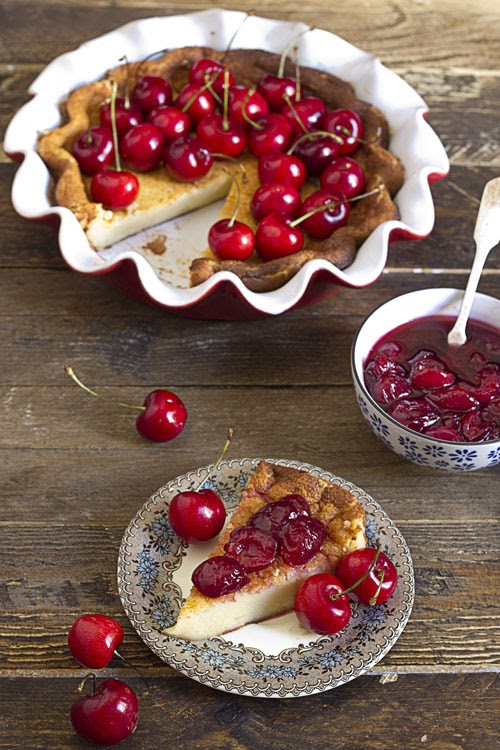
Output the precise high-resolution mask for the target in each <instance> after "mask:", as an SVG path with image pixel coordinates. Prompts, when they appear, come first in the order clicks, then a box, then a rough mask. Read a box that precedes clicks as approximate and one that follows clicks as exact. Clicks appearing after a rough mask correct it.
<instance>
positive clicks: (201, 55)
mask: <svg viewBox="0 0 500 750" xmlns="http://www.w3.org/2000/svg"><path fill="white" fill-rule="evenodd" d="M201 60H214V61H219V62H220V64H221V65H222V64H223V66H224V69H225V70H227V71H229V72H230V74H231V76H232V79H234V81H235V82H236V84H237V85H238V86H242V87H248V88H249V89H251V91H252V92H253V91H254V90H255V89H256V87H257V86H258V84H259V82H260V81H262V79H263V78H264V77H266V76H271V75H273V74H276V72H277V71H278V69H279V67H280V57H279V56H278V55H276V54H274V53H269V52H266V51H263V50H242V49H241V50H238V49H236V50H229V51H226V52H220V51H217V50H213V49H209V48H205V47H184V48H181V49H176V50H171V51H167V52H165V53H162V54H161V56H160V57H157V58H155V59H146V60H143V61H140V62H136V63H130V64H123V65H120V66H118V67H116V68H114V69H113V70H110V71H109V72H108V73H107V74H106V76H105V77H104V78H103V79H102V80H99V81H95V82H93V83H90V84H87V85H85V86H82V87H80V88H79V89H77V90H75V91H73V92H71V93H70V94H69V96H68V99H67V101H66V103H65V105H64V112H63V115H62V117H63V124H62V125H61V126H60V127H57V128H55V129H53V130H51V131H49V132H46V133H44V134H43V135H42V136H41V138H40V140H39V144H38V153H39V154H40V156H41V157H42V158H43V159H44V161H45V163H46V164H47V165H48V167H49V168H50V170H51V173H52V175H53V177H54V200H55V202H56V203H57V204H58V205H61V206H65V207H67V208H69V209H70V210H71V211H72V212H73V213H74V214H75V216H76V217H77V219H78V221H79V222H80V224H81V226H82V228H83V229H84V231H85V232H86V235H87V238H88V241H89V243H90V245H91V246H92V247H93V248H94V249H95V250H96V251H97V252H99V251H101V250H103V249H104V248H106V247H109V246H111V245H114V244H115V243H117V242H119V241H120V240H121V239H123V238H125V237H129V236H132V235H134V234H135V233H137V232H139V231H141V230H143V229H145V228H149V227H152V226H156V225H159V224H161V223H162V222H164V221H167V220H169V219H173V218H175V217H177V216H180V215H183V214H185V213H186V212H189V211H192V210H194V209H196V208H199V207H201V206H204V205H208V204H211V203H213V202H215V201H218V200H221V199H225V202H224V205H223V208H222V211H221V218H227V219H229V218H231V217H233V216H234V215H235V212H236V207H237V218H238V220H240V221H242V222H244V223H246V224H247V225H248V226H249V227H250V228H251V229H252V230H253V231H256V229H257V225H258V222H257V220H256V218H255V213H254V212H253V211H252V209H251V203H252V196H253V195H254V194H255V192H256V190H257V188H258V187H259V185H260V178H259V170H258V159H257V156H256V155H255V153H252V151H251V150H249V147H248V143H247V146H245V148H244V150H243V151H242V152H241V153H240V154H238V156H237V157H231V159H229V160H222V159H217V157H215V158H214V160H213V164H212V166H211V167H210V169H209V171H208V172H207V173H206V174H204V175H203V176H201V177H199V178H197V179H191V180H189V181H179V180H178V179H174V178H173V177H172V176H171V175H169V174H168V172H167V171H166V170H165V168H164V167H163V164H160V166H158V167H157V168H155V169H152V170H150V171H140V170H139V171H134V170H132V171H134V174H135V176H136V178H137V180H138V183H139V191H138V195H137V198H136V200H135V201H134V202H133V203H132V204H131V205H129V206H128V207H126V208H123V209H119V210H109V209H108V208H106V207H105V206H103V205H102V203H100V202H99V201H96V200H95V199H93V198H92V193H91V178H90V177H88V176H86V175H84V174H83V173H82V171H81V169H80V166H79V163H78V161H77V159H76V158H75V156H74V154H73V147H74V144H75V142H76V141H77V139H78V138H80V137H81V136H82V135H84V134H85V133H86V132H88V131H89V128H91V127H92V126H95V125H97V124H98V123H99V122H100V117H101V111H102V109H103V107H105V106H107V104H108V103H109V100H110V98H112V96H113V89H114V86H116V94H117V96H118V97H122V98H124V99H126V98H127V96H128V92H129V91H131V92H134V90H135V87H136V85H137V83H138V82H140V80H141V79H144V78H145V77H147V76H152V77H161V78H164V79H166V80H167V81H168V82H169V85H170V87H171V90H172V100H173V102H174V104H175V103H176V102H178V101H179V98H180V96H181V93H182V92H183V90H184V89H185V88H186V86H187V85H188V83H189V80H190V75H191V72H192V69H193V67H194V65H195V64H196V63H199V61H201ZM281 72H282V74H283V76H285V77H289V78H296V79H297V80H300V95H301V97H302V98H304V99H313V98H315V99H318V100H320V101H321V102H323V104H324V107H325V110H326V112H327V113H328V114H330V113H332V112H335V111H338V110H347V111H349V112H352V113H354V115H355V116H356V117H357V118H358V119H359V121H360V122H361V123H362V137H360V138H358V139H355V140H356V144H355V152H354V153H352V158H353V159H354V160H355V161H356V162H357V164H358V165H359V167H360V168H361V170H362V173H363V177H364V188H363V189H364V192H363V195H364V196H366V197H363V198H360V199H356V200H355V201H353V202H350V214H349V218H348V221H347V223H345V225H343V226H340V227H339V228H337V229H336V230H335V231H334V232H333V233H332V234H331V235H330V236H328V237H319V238H318V237H315V236H310V235H308V234H307V232H304V237H305V240H304V244H303V247H302V248H301V249H299V250H298V251H297V252H293V253H292V254H289V255H286V256H284V257H276V258H273V259H268V258H263V257H262V256H261V255H260V254H259V252H258V250H257V251H254V252H253V254H252V255H251V257H249V258H248V259H247V260H244V261H242V260H239V259H238V258H232V259H227V258H224V259H221V258H220V257H217V256H216V255H215V254H214V253H213V252H211V250H210V249H209V248H208V247H207V248H206V249H204V248H200V254H199V257H197V258H195V259H194V260H193V261H192V262H191V263H190V269H189V283H190V285H191V286H195V285H198V284H200V283H201V282H203V281H205V280H206V279H208V278H210V277H211V276H212V275H213V274H215V273H217V272H218V271H220V270H229V271H231V272H232V273H234V274H235V275H236V276H238V277H239V278H240V279H241V280H242V282H243V283H244V284H245V286H247V287H248V288H249V289H251V290H253V291H258V292H260V291H262V292H265V291H271V290H273V289H276V288H279V287H280V286H282V285H283V284H285V283H286V282H287V281H288V280H289V279H290V278H291V277H292V276H293V275H294V274H295V273H296V272H297V271H298V270H299V269H300V268H301V267H302V266H303V265H304V264H305V263H306V262H307V261H309V260H312V259H324V260H326V261H329V262H331V263H332V264H334V265H335V266H336V267H338V268H339V269H344V268H347V267H348V266H349V265H351V263H352V262H353V260H354V258H355V255H356V251H357V248H358V247H359V246H360V245H361V244H362V243H363V242H364V240H365V239H366V238H367V237H368V236H369V235H370V234H371V233H372V232H373V230H374V229H375V228H376V227H377V226H378V225H380V224H382V223H383V222H386V221H389V220H392V219H396V218H398V210H397V207H396V205H395V203H394V201H393V198H394V196H395V195H396V193H397V192H398V190H399V189H400V187H401V185H402V183H403V178H404V171H403V167H402V165H401V163H400V161H399V160H398V159H397V158H396V157H395V156H394V155H393V154H391V152H390V151H389V148H388V147H389V129H388V124H387V121H386V118H385V117H384V115H383V113H382V112H381V111H380V110H378V109H377V108H376V107H374V106H373V105H371V104H370V103H368V102H365V101H362V100H361V99H359V98H358V97H357V96H356V94H355V92H354V90H353V88H352V87H351V86H350V85H349V84H348V83H346V82H345V81H342V80H341V79H339V78H338V77H336V76H334V75H331V74H329V73H327V72H324V71H319V70H315V69H313V68H310V67H305V66H301V67H300V68H297V67H296V66H295V65H294V64H293V63H292V62H291V61H289V60H288V61H287V62H286V64H285V65H284V67H283V69H282V71H281ZM205 80H206V83H205V84H204V85H201V86H200V87H199V90H201V89H204V88H206V87H208V88H210V86H211V84H212V83H213V81H212V80H211V79H210V78H206V79H205ZM223 100H224V93H223V92H222V94H221V93H220V90H219V97H217V95H216V97H215V101H216V105H217V101H218V102H219V104H218V105H217V106H219V109H220V108H221V107H223V104H221V103H223ZM285 101H288V104H289V107H290V109H291V112H292V116H293V117H296V111H295V109H296V107H294V105H295V102H293V101H290V100H289V99H288V100H285ZM187 104H189V107H187ZM191 106H192V102H191V103H189V102H187V103H186V104H185V105H184V109H185V110H186V111H188V112H189V111H190V108H191ZM293 117H292V122H293ZM303 124H304V121H303V120H302V127H303ZM321 126H322V125H321V122H320V121H318V122H317V123H316V125H311V126H309V125H308V127H307V128H305V130H309V133H310V135H311V133H312V132H315V131H317V132H318V133H319V132H321V131H319V130H318V128H320V127H321ZM245 127H246V128H247V130H248V129H252V128H254V127H255V122H254V123H253V124H252V123H249V122H246V123H245ZM195 128H196V125H195V124H194V125H193V129H195ZM294 132H295V134H294V138H295V139H296V140H297V139H298V138H300V137H301V135H303V133H302V131H300V130H299V131H298V132H296V131H294ZM304 134H305V133H304ZM309 137H310V136H308V138H309ZM337 137H338V138H339V139H341V138H340V137H339V136H338V131H337ZM331 140H332V141H333V140H335V133H333V135H332V138H331ZM289 145H290V142H288V143H287V146H289ZM292 146H293V143H292ZM318 183H319V175H312V176H311V175H309V176H308V179H307V180H306V181H305V183H304V184H303V186H302V187H301V189H300V196H301V200H305V199H306V197H307V196H308V195H309V194H310V193H311V192H313V191H315V190H316V189H317V188H318V186H319V185H318ZM208 230H209V227H207V236H208ZM160 244H161V243H160ZM159 252H161V248H160V250H159Z"/></svg>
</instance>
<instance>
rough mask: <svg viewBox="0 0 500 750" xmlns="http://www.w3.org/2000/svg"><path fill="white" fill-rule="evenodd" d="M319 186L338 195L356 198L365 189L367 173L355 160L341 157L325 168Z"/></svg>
mask: <svg viewBox="0 0 500 750" xmlns="http://www.w3.org/2000/svg"><path fill="white" fill-rule="evenodd" d="M319 184H320V185H321V187H322V188H323V189H324V190H330V191H331V192H333V193H335V194H336V195H338V194H340V195H343V196H344V197H345V198H354V197H355V196H356V195H360V193H362V192H363V190H364V189H365V173H364V172H363V169H362V168H361V166H360V165H359V164H358V162H357V161H355V160H354V159H351V158H349V157H348V156H339V157H338V158H337V159H335V160H334V161H332V162H331V163H330V164H328V165H327V166H326V167H325V168H324V170H323V172H322V173H321V176H320V178H319Z"/></svg>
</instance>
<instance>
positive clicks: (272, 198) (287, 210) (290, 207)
mask: <svg viewBox="0 0 500 750" xmlns="http://www.w3.org/2000/svg"><path fill="white" fill-rule="evenodd" d="M300 205H301V199H300V193H299V192H298V190H297V189H296V188H294V187H293V185H287V184H284V183H281V182H265V183H264V184H263V185H261V186H260V187H258V188H257V190H256V191H255V193H254V194H253V196H252V200H251V201H250V208H251V211H252V215H253V217H254V219H255V221H260V220H261V219H263V218H264V216H267V214H279V216H282V217H284V218H288V219H293V218H295V217H296V216H297V214H298V212H299V209H300Z"/></svg>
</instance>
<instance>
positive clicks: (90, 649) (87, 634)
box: [68, 614, 123, 669]
mask: <svg viewBox="0 0 500 750" xmlns="http://www.w3.org/2000/svg"><path fill="white" fill-rule="evenodd" d="M122 641H123V628H122V626H121V625H120V623H119V622H118V621H117V620H115V619H114V618H113V617H109V616H108V615H100V614H86V615H81V617H78V618H77V619H76V620H75V622H74V623H73V625H72V626H71V629H70V631H69V633H68V647H69V650H70V651H71V654H72V655H73V656H74V658H75V659H76V660H77V661H78V662H80V664H83V666H85V667H89V669H102V668H103V667H107V666H108V664H109V663H110V661H111V659H112V658H113V656H114V654H115V653H116V649H117V648H118V647H119V646H120V645H121V643H122Z"/></svg>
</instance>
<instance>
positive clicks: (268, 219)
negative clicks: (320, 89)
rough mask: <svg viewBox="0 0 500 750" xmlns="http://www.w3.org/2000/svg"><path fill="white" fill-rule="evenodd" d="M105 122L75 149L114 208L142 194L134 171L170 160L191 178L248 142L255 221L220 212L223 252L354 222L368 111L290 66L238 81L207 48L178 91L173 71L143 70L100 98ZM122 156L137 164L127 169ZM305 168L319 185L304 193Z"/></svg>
mask: <svg viewBox="0 0 500 750" xmlns="http://www.w3.org/2000/svg"><path fill="white" fill-rule="evenodd" d="M280 67H281V66H280ZM100 123H101V124H100V125H96V126H93V127H90V128H89V129H88V130H87V131H85V132H84V133H82V135H81V136H80V137H79V138H78V139H77V140H76V141H75V143H74V145H73V155H74V156H75V158H76V159H77V161H78V164H79V166H80V169H81V171H82V172H83V173H84V174H86V175H91V176H92V180H91V185H90V192H91V195H92V199H93V200H94V201H97V202H99V203H102V204H103V206H104V207H105V208H108V209H111V210H118V209H123V208H126V207H127V206H129V205H130V204H131V203H133V201H134V200H135V199H136V197H137V194H138V190H139V182H138V179H137V176H136V175H135V174H134V172H147V171H151V170H155V169H158V168H162V167H163V168H164V169H165V170H166V172H167V174H168V175H169V176H170V177H172V178H173V179H175V180H178V181H183V182H185V181H193V180H198V179H200V178H202V177H204V176H205V175H206V174H207V173H208V172H209V170H210V168H211V166H212V164H213V162H214V159H230V160H233V161H234V160H236V159H237V158H238V157H239V156H240V155H241V154H242V153H243V152H244V150H245V149H247V151H248V152H250V154H253V155H254V156H255V157H256V158H257V159H258V174H259V179H260V182H261V185H260V187H259V188H258V189H257V191H256V192H255V194H254V196H253V199H252V202H251V209H252V213H253V216H254V218H255V221H256V222H257V230H256V232H255V233H254V232H253V230H252V229H251V228H250V227H249V226H248V225H246V224H244V223H243V222H240V221H238V220H237V218H236V215H235V216H233V217H232V218H231V219H226V220H221V221H219V222H217V223H216V224H215V225H214V226H213V227H211V229H210V231H209V238H208V239H209V245H210V247H211V249H212V250H213V252H214V253H215V254H216V255H217V256H218V257H219V258H221V259H233V260H246V259H248V258H249V257H250V255H252V253H253V251H254V249H256V250H257V252H258V254H259V255H260V256H261V257H262V258H263V259H264V260H271V259H273V258H280V257H284V256H286V255H290V254H292V253H295V252H298V251H299V250H300V249H301V248H302V247H303V245H304V241H305V237H304V232H303V231H302V230H303V229H304V230H305V232H306V233H307V234H308V235H310V236H311V237H314V238H319V239H325V238H327V237H329V236H330V235H331V234H332V232H333V231H335V229H337V228H339V227H341V226H344V225H345V224H346V223H347V221H348V219H349V212H350V203H349V201H351V200H352V199H354V198H357V197H359V196H360V195H361V194H362V191H363V189H364V186H365V176H364V173H363V170H362V168H361V167H360V165H359V164H358V163H357V162H356V161H355V160H354V159H353V158H351V155H352V154H353V153H354V152H355V151H356V150H357V149H358V148H359V146H360V144H361V142H362V138H363V123H362V121H361V119H360V117H359V116H358V115H357V114H356V113H355V112H354V111H352V110H348V109H334V110H332V111H328V110H327V106H326V104H325V102H324V101H323V100H322V99H321V98H319V97H316V96H305V95H302V93H301V87H300V84H299V83H298V81H297V80H296V79H295V78H293V77H289V76H284V75H282V74H278V75H270V74H268V75H265V76H263V77H262V78H261V79H260V80H259V81H258V82H257V85H256V88H255V89H254V88H249V87H247V86H243V85H240V84H237V83H235V81H234V77H233V75H232V73H231V71H230V70H229V69H228V68H226V67H224V65H223V63H222V62H220V61H218V60H214V59H211V58H202V59H200V60H198V61H197V62H195V63H194V64H193V65H192V67H191V68H190V71H189V81H188V83H187V84H186V85H185V86H184V87H183V88H182V89H181V90H180V91H179V92H178V93H177V94H176V95H175V94H174V92H173V90H172V86H171V84H170V82H169V81H168V80H166V79H165V78H163V77H161V76H156V75H143V76H140V77H139V78H138V80H137V83H136V85H135V87H134V89H133V91H132V92H131V96H130V97H129V96H124V97H116V95H115V96H113V97H112V101H111V102H107V103H105V104H104V105H103V106H102V107H101V110H100ZM122 161H123V163H124V164H125V166H126V167H127V170H132V171H127V170H122V169H121V162H122ZM114 163H115V164H116V167H117V168H116V169H115V168H113V164H114ZM306 178H311V179H313V180H315V181H316V182H318V183H319V187H317V186H316V187H317V189H315V190H314V192H312V193H311V194H310V195H309V196H308V197H307V198H306V199H305V200H304V201H303V202H302V199H301V195H300V189H301V187H302V185H303V184H304V182H305V180H306ZM299 214H300V215H299Z"/></svg>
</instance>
